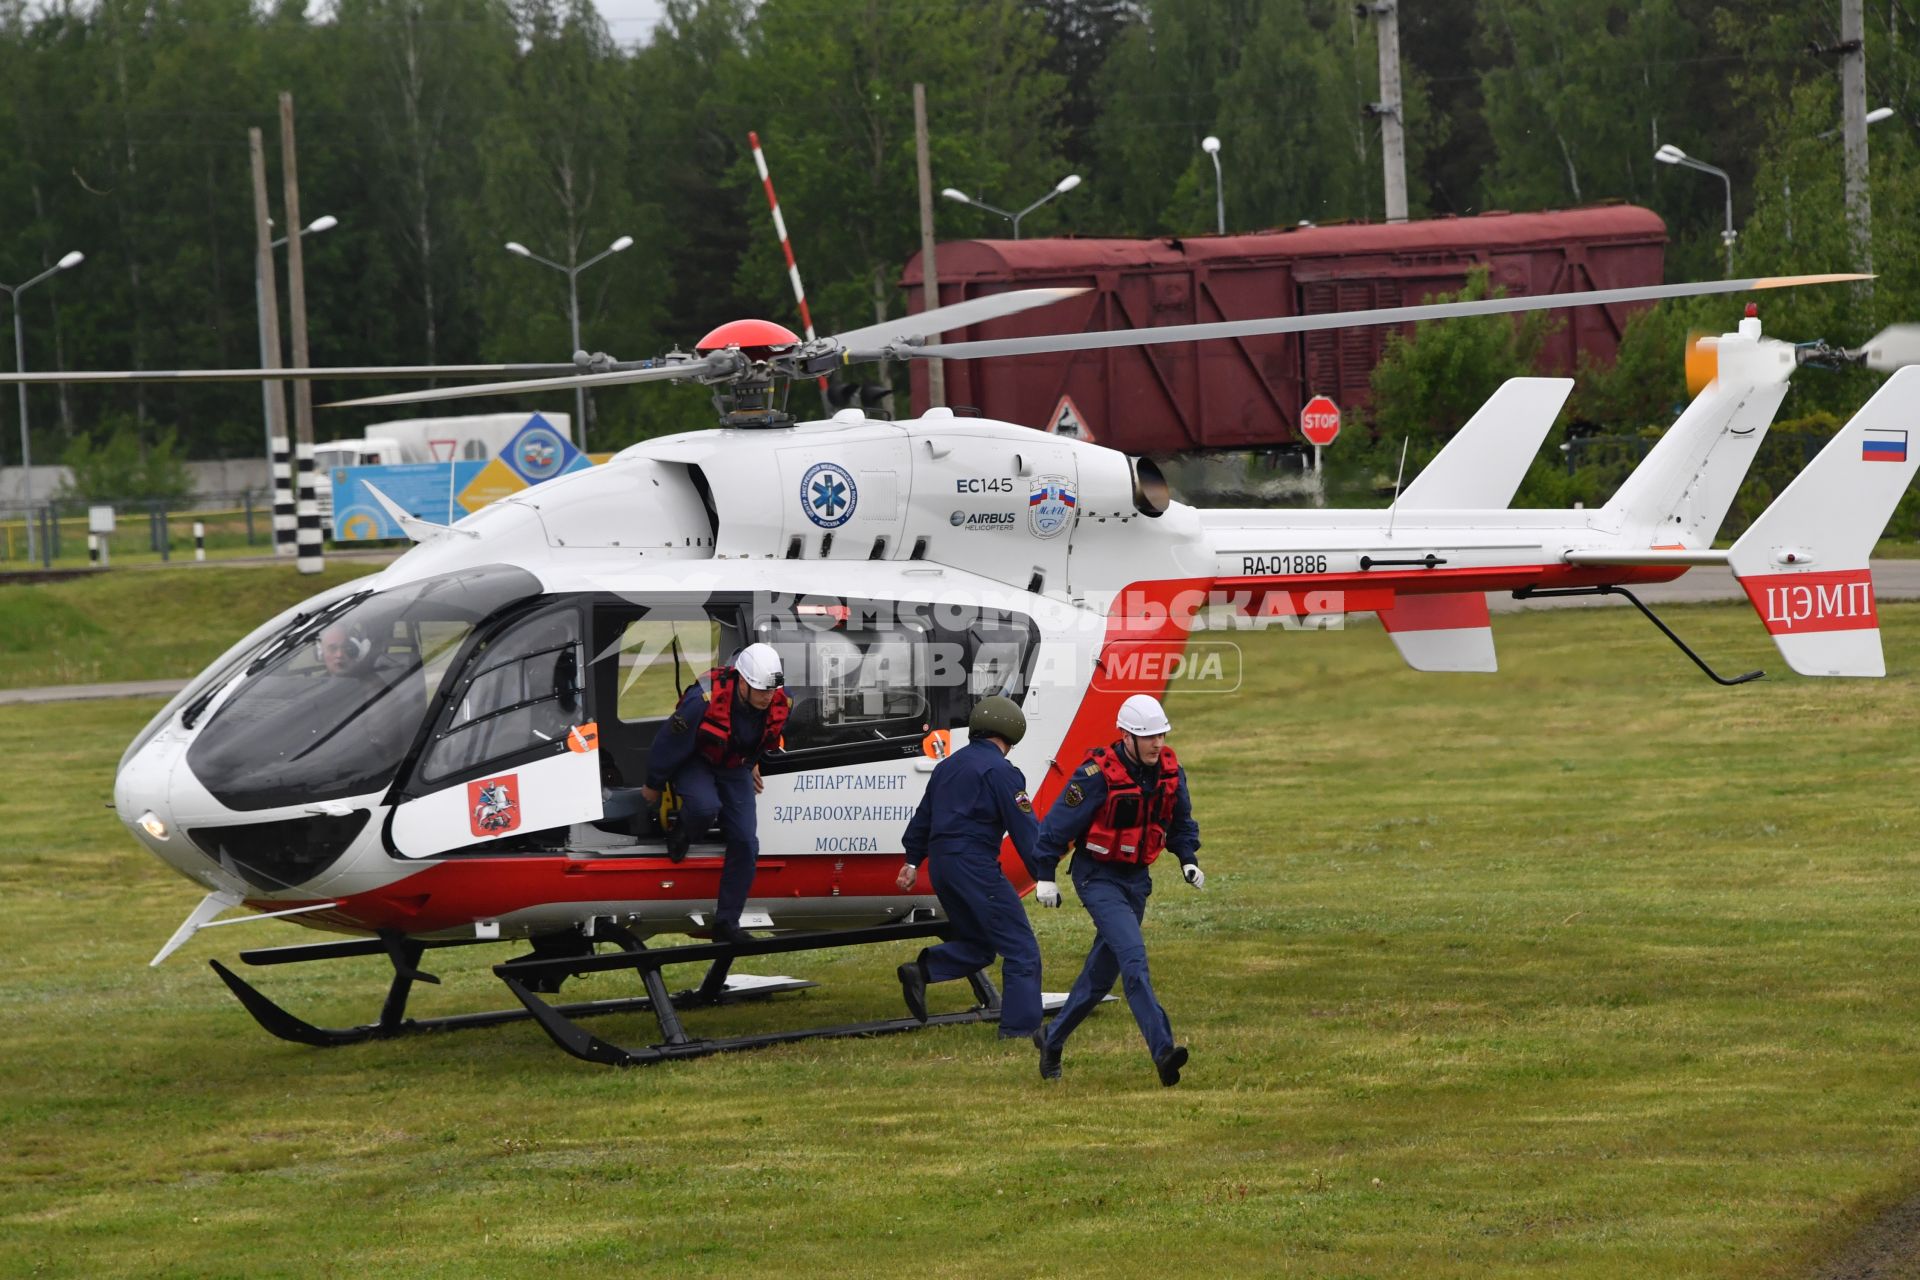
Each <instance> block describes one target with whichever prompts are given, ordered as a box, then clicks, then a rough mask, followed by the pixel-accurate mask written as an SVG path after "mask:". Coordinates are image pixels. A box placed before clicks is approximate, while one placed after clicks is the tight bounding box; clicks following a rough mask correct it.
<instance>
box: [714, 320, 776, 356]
mask: <svg viewBox="0 0 1920 1280" xmlns="http://www.w3.org/2000/svg"><path fill="white" fill-rule="evenodd" d="M799 344H800V335H799V334H797V333H795V332H794V331H793V330H791V329H789V328H787V327H786V326H785V325H783V324H775V323H774V322H773V321H771V320H730V321H728V322H727V323H726V324H723V325H721V326H720V327H719V328H718V329H715V330H714V331H713V332H712V333H710V334H708V335H707V336H706V337H704V338H702V339H700V341H698V342H696V343H695V344H694V346H693V349H694V350H695V351H724V350H726V349H727V348H728V347H739V348H740V349H741V350H742V351H745V352H747V353H748V354H750V355H751V354H753V353H755V352H760V353H765V352H768V351H772V350H775V349H777V348H781V347H794V346H798V345H799Z"/></svg>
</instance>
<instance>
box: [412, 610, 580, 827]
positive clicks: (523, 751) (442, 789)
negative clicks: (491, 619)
mask: <svg viewBox="0 0 1920 1280" xmlns="http://www.w3.org/2000/svg"><path fill="white" fill-rule="evenodd" d="M580 635H581V609H580V606H579V605H577V604H572V603H568V604H561V605H556V606H550V607H548V608H545V609H541V610H540V611H538V612H537V613H534V614H532V615H531V616H527V617H523V618H520V619H518V620H516V621H513V622H509V623H507V624H506V625H504V626H503V627H501V628H500V629H499V630H498V631H497V632H496V633H495V634H494V635H492V636H489V637H488V638H487V639H486V640H485V641H484V642H483V643H482V644H480V645H479V646H477V647H476V648H475V649H474V651H473V652H472V654H471V655H470V656H469V657H468V659H467V664H466V670H465V671H463V672H462V673H461V674H460V675H459V677H458V678H457V680H456V681H455V682H454V684H453V685H452V686H451V694H450V696H449V697H448V698H447V700H446V703H445V705H444V706H443V707H442V709H441V711H440V713H439V720H438V722H437V723H436V724H435V725H434V729H433V733H432V734H431V735H430V737H429V739H428V743H427V746H426V748H425V749H424V750H423V751H422V752H421V753H420V757H419V759H418V761H417V762H416V763H415V765H414V769H413V774H412V776H411V777H410V778H409V780H408V782H407V786H406V794H407V795H408V796H409V798H408V799H406V800H404V801H403V802H402V803H401V804H400V805H399V806H398V807H397V808H396V809H395V810H394V814H393V822H392V826H391V828H390V833H391V842H392V846H393V849H394V852H396V853H398V854H399V855H400V856H401V857H405V858H430V857H433V856H435V855H437V854H442V853H450V852H453V851H455V850H468V849H471V848H472V847H473V846H476V845H482V844H487V843H491V842H498V841H503V840H507V839H509V838H518V839H520V840H524V839H526V838H527V837H529V836H532V835H534V834H535V833H537V832H543V831H550V830H554V829H557V828H565V827H568V826H571V825H572V824H574V823H578V822H595V821H598V820H599V819H600V818H601V816H602V814H603V812H604V807H603V801H602V798H601V786H600V743H599V737H600V735H599V730H598V727H597V725H596V724H595V723H594V719H593V714H592V708H591V706H590V691H589V689H588V687H587V682H586V680H585V679H584V678H583V673H584V671H585V663H584V657H583V654H582V651H581V644H580Z"/></svg>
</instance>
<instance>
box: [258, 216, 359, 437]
mask: <svg viewBox="0 0 1920 1280" xmlns="http://www.w3.org/2000/svg"><path fill="white" fill-rule="evenodd" d="M339 225H340V219H338V218H336V217H334V216H333V215H332V214H330V213H327V214H322V215H321V216H320V217H318V218H315V219H314V220H313V221H312V222H309V223H308V224H307V225H306V226H304V227H302V228H300V235H301V238H303V239H304V238H305V237H307V236H311V235H317V234H319V233H320V232H322V231H331V230H333V229H334V228H335V227H337V226H339ZM286 242H287V238H286V237H285V236H281V237H280V238H279V239H278V240H275V241H273V242H272V244H271V245H269V246H268V247H269V248H273V249H278V248H279V247H280V246H281V245H283V244H285V243H286ZM253 314H254V325H255V327H256V328H257V329H259V331H260V367H261V368H263V369H277V368H279V364H278V363H277V362H271V363H270V362H269V361H268V359H267V353H268V349H269V348H270V346H271V345H272V343H271V340H270V339H269V338H268V337H267V299H266V282H265V281H264V280H262V279H261V278H260V272H259V270H258V269H257V268H256V269H255V271H254V273H253ZM278 394H279V392H278V391H276V390H274V388H273V384H272V383H270V382H265V381H263V382H261V384H260V415H261V422H262V423H263V425H264V429H265V431H266V434H267V468H268V471H269V472H271V471H272V469H273V465H274V461H273V402H272V397H274V396H276V395H278Z"/></svg>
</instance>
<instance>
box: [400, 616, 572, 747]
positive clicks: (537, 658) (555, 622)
mask: <svg viewBox="0 0 1920 1280" xmlns="http://www.w3.org/2000/svg"><path fill="white" fill-rule="evenodd" d="M467 669H468V672H469V674H467V675H466V676H464V678H463V683H462V684H461V685H459V686H457V687H456V689H455V692H454V695H453V696H452V697H451V698H449V699H448V710H447V712H446V715H445V728H444V729H443V730H442V732H441V733H440V734H439V736H438V737H436V738H435V740H434V742H433V745H432V746H431V747H429V748H428V749H427V753H426V756H425V758H424V759H423V760H422V761H421V767H420V776H421V779H422V780H423V781H425V782H428V783H439V782H442V781H444V780H446V779H447V778H449V777H451V776H452V775H454V774H456V773H462V772H465V771H468V770H472V769H480V770H482V771H484V770H486V769H490V768H493V767H494V766H496V765H497V764H499V763H501V762H502V761H504V760H506V759H508V758H509V757H515V756H525V755H529V754H532V755H539V754H545V753H552V752H558V751H564V750H565V749H566V743H567V730H568V728H570V727H571V726H572V725H574V724H576V723H578V722H580V721H583V720H585V719H587V718H588V716H587V712H586V708H585V705H584V696H583V693H582V687H583V686H582V680H581V667H580V614H579V611H578V610H577V609H575V608H573V607H572V606H567V607H564V608H560V609H549V610H546V611H543V612H541V613H537V614H535V615H534V616H533V617H531V618H527V619H524V620H523V621H520V622H518V623H515V624H513V625H512V626H511V627H509V628H508V629H507V630H506V631H505V632H503V633H502V634H500V635H499V636H497V637H495V638H493V639H492V640H489V641H487V642H485V643H484V644H482V645H481V646H480V647H479V649H478V650H477V651H476V652H475V654H474V656H473V657H472V658H471V659H470V660H469V661H468V663H467Z"/></svg>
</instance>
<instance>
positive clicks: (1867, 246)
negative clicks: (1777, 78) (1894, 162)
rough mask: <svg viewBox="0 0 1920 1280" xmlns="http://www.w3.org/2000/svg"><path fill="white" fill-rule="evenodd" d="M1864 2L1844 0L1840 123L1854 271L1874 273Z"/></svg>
mask: <svg viewBox="0 0 1920 1280" xmlns="http://www.w3.org/2000/svg"><path fill="white" fill-rule="evenodd" d="M1864 28H1865V23H1864V22H1863V21H1862V17H1861V0H1840V120H1841V129H1842V130H1843V131H1844V133H1845V136H1846V150H1847V188H1846V190H1847V226H1848V227H1849V228H1850V229H1851V230H1852V232H1853V251H1854V269H1855V270H1857V271H1872V270H1873V205H1872V197H1871V195H1870V194H1869V192H1868V186H1867V47H1866V41H1865V39H1864V36H1865V34H1866V32H1865V29H1864Z"/></svg>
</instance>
